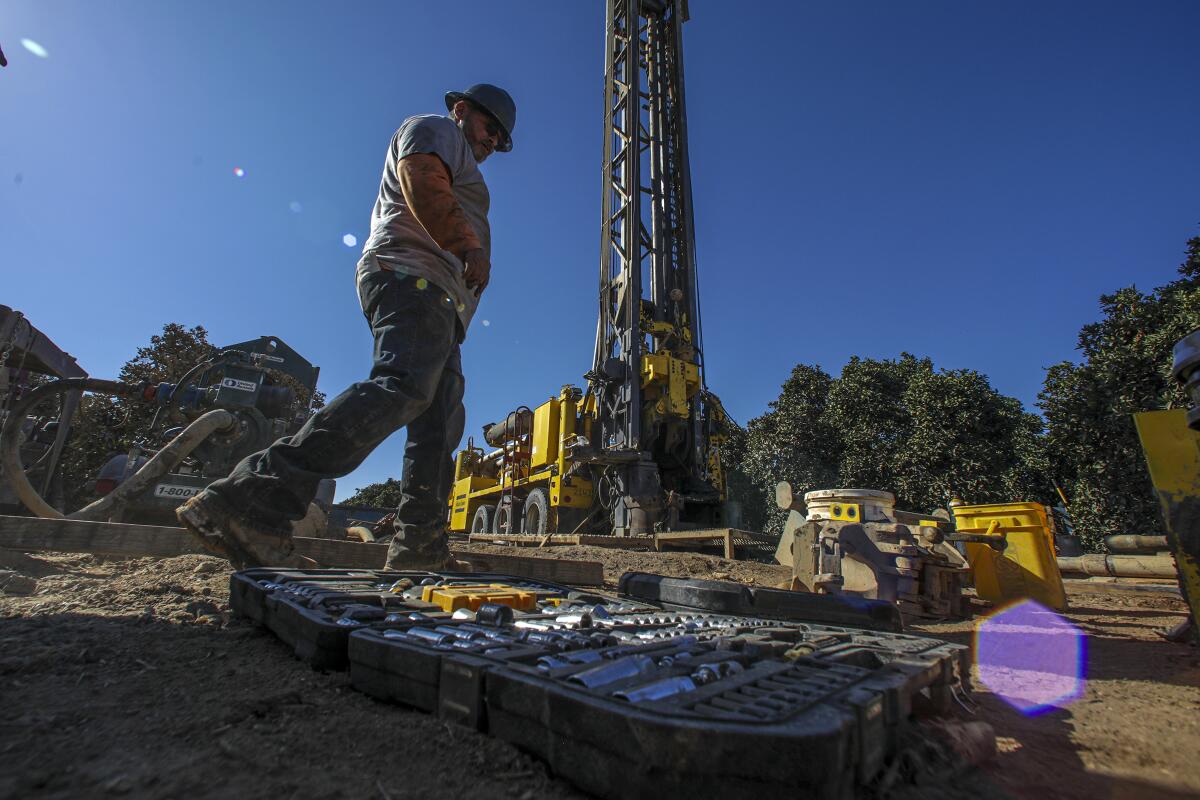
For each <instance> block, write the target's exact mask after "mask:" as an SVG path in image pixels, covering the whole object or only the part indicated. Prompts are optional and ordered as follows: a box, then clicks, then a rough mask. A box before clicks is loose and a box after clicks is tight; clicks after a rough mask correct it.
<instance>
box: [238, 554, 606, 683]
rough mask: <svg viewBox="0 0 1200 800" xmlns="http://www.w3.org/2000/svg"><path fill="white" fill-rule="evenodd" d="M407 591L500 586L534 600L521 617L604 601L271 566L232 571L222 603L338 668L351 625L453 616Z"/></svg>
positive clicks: (482, 580)
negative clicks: (569, 603) (560, 604)
mask: <svg viewBox="0 0 1200 800" xmlns="http://www.w3.org/2000/svg"><path fill="white" fill-rule="evenodd" d="M406 582H407V584H408V585H409V587H410V589H417V588H420V587H421V586H422V585H423V584H436V585H438V586H447V587H454V586H467V585H472V586H475V585H480V584H503V585H506V586H511V587H514V588H517V589H522V590H525V591H527V592H529V593H532V594H534V595H536V597H537V599H538V602H539V607H537V608H536V609H531V610H530V611H527V612H520V611H519V612H517V613H518V614H520V615H521V616H526V615H532V616H537V615H539V614H542V613H544V611H543V608H542V607H541V606H550V607H552V605H553V604H552V603H550V602H548V601H555V602H557V601H560V600H565V599H566V598H567V597H568V596H577V597H585V598H591V599H593V600H594V601H596V602H603V601H604V600H605V599H606V598H602V597H601V596H598V595H595V594H593V593H584V592H579V591H577V590H573V589H570V588H569V587H566V586H560V585H558V584H554V583H548V582H546V581H537V580H532V579H529V578H519V577H514V576H511V575H493V574H487V573H450V572H446V573H433V572H420V571H395V570H364V569H314V570H300V569H295V570H292V569H278V568H270V567H258V568H254V569H247V570H242V571H241V572H237V573H234V575H233V577H232V578H231V579H230V585H229V594H230V605H231V606H232V607H233V610H234V611H235V612H237V613H239V614H241V615H243V616H245V617H249V618H250V619H252V620H254V621H255V622H257V623H259V624H261V625H263V626H265V627H266V628H268V629H269V630H270V631H271V632H272V633H274V634H275V635H276V636H278V637H279V638H280V639H281V640H282V641H283V642H284V643H286V644H287V645H288V646H290V647H291V648H292V649H293V651H294V652H295V654H296V657H297V658H299V659H301V660H302V661H305V662H307V663H308V664H310V665H311V666H313V667H314V668H316V669H332V670H341V669H346V667H347V666H348V662H347V660H346V650H347V639H348V637H349V635H350V633H351V632H352V631H354V630H357V629H358V628H361V627H364V626H367V627H370V626H375V625H385V624H386V625H387V627H389V628H391V629H403V628H407V627H410V626H411V625H412V624H413V622H412V621H411V620H409V619H407V617H406V616H405V615H407V614H411V613H414V612H415V613H419V614H421V615H423V616H424V617H425V618H428V619H429V620H434V621H448V620H451V619H452V618H453V613H452V612H450V611H445V610H443V609H442V608H440V607H438V606H437V605H435V604H433V603H427V602H423V601H422V600H420V599H416V598H414V597H412V596H411V595H412V594H413V592H412V591H411V590H410V591H407V592H406V593H407V594H408V595H410V596H408V597H406V596H404V594H402V593H401V592H403V591H404V590H400V591H395V590H394V589H395V588H396V587H397V585H398V584H399V585H401V586H404V585H405V584H406Z"/></svg>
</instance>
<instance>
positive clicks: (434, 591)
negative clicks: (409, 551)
mask: <svg viewBox="0 0 1200 800" xmlns="http://www.w3.org/2000/svg"><path fill="white" fill-rule="evenodd" d="M421 599H422V600H424V601H425V602H426V603H434V604H435V605H437V606H439V607H441V609H442V610H443V611H458V610H459V609H460V608H469V609H471V610H472V611H478V610H479V607H480V606H481V605H483V604H484V603H499V604H500V605H502V606H511V607H512V608H515V609H516V610H517V611H533V610H535V609H536V608H537V599H538V598H537V594H536V593H535V592H529V591H525V590H523V589H515V588H513V587H512V586H506V585H504V584H502V583H488V584H479V585H472V586H426V587H424V588H423V589H422V590H421Z"/></svg>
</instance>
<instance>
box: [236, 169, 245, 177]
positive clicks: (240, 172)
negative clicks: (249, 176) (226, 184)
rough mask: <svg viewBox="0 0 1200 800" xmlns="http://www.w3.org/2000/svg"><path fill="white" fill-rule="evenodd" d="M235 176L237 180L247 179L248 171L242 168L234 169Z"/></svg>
mask: <svg viewBox="0 0 1200 800" xmlns="http://www.w3.org/2000/svg"><path fill="white" fill-rule="evenodd" d="M233 176H234V177H235V178H244V177H246V170H244V169H242V168H241V167H234V168H233Z"/></svg>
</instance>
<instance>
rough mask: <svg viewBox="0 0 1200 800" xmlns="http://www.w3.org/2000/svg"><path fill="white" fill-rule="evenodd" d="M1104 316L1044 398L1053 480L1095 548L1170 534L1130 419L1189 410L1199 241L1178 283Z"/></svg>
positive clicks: (1060, 367)
mask: <svg viewBox="0 0 1200 800" xmlns="http://www.w3.org/2000/svg"><path fill="white" fill-rule="evenodd" d="M1100 308H1101V311H1102V313H1103V317H1102V318H1101V319H1100V320H1099V321H1098V322H1094V323H1091V324H1089V325H1085V326H1084V327H1083V328H1082V329H1081V330H1080V332H1079V344H1078V349H1079V351H1080V353H1081V354H1082V359H1081V361H1080V363H1078V364H1075V363H1071V362H1069V361H1064V362H1062V363H1060V364H1056V365H1054V366H1052V367H1050V368H1049V369H1048V370H1047V373H1046V381H1045V384H1044V386H1043V389H1042V392H1041V394H1040V395H1039V398H1038V405H1039V406H1040V407H1041V409H1042V412H1043V414H1044V416H1045V418H1046V427H1047V432H1046V451H1047V452H1048V453H1050V454H1052V459H1051V463H1052V464H1053V466H1054V473H1055V475H1054V477H1055V478H1056V479H1057V480H1058V481H1059V483H1060V485H1061V486H1062V487H1063V489H1064V490H1065V492H1066V494H1067V496H1068V498H1069V499H1070V502H1071V517H1072V521H1073V523H1074V525H1075V531H1076V533H1077V534H1079V536H1080V539H1081V540H1082V541H1083V543H1084V545H1085V546H1088V547H1089V548H1090V549H1097V548H1099V547H1100V543H1101V540H1102V539H1103V538H1104V537H1105V536H1109V535H1111V534H1116V533H1142V534H1155V533H1158V534H1161V533H1163V532H1164V530H1163V527H1162V522H1161V518H1160V516H1159V508H1158V502H1157V499H1156V497H1155V494H1154V491H1153V488H1152V486H1151V484H1150V478H1149V475H1148V474H1147V471H1146V462H1145V458H1144V456H1143V454H1142V449H1141V444H1140V442H1139V441H1138V438H1137V431H1136V428H1135V427H1134V423H1133V417H1132V416H1131V415H1132V414H1134V413H1135V412H1138V411H1150V410H1155V409H1165V408H1180V407H1185V406H1186V405H1187V399H1186V397H1185V396H1184V393H1183V392H1182V391H1181V390H1180V389H1179V387H1178V386H1176V384H1175V382H1174V381H1173V380H1172V379H1171V362H1172V355H1171V351H1172V348H1173V347H1174V345H1175V342H1177V341H1178V340H1179V339H1182V338H1183V337H1184V336H1186V335H1187V334H1188V333H1190V332H1191V331H1192V330H1194V329H1195V328H1196V326H1197V325H1198V324H1200V237H1196V238H1193V239H1191V240H1190V241H1189V242H1188V243H1187V250H1186V253H1185V258H1184V262H1183V264H1181V265H1180V267H1179V278H1178V279H1177V280H1174V281H1172V282H1170V283H1168V284H1166V285H1165V286H1160V287H1158V288H1157V289H1154V290H1153V291H1151V292H1150V293H1148V294H1146V293H1143V292H1141V291H1139V290H1138V289H1137V287H1136V286H1128V287H1125V288H1123V289H1120V290H1118V291H1116V292H1114V293H1112V294H1107V295H1102V296H1101V297H1100Z"/></svg>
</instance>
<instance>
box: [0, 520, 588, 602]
mask: <svg viewBox="0 0 1200 800" xmlns="http://www.w3.org/2000/svg"><path fill="white" fill-rule="evenodd" d="M295 541H296V551H297V552H298V553H300V554H301V555H303V556H307V557H308V558H311V559H313V560H314V561H317V562H320V563H321V564H322V565H324V566H326V567H338V568H358V569H383V565H384V561H385V560H386V559H387V545H386V544H372V543H366V542H348V541H338V540H335V539H308V538H302V537H297V538H296V540H295ZM0 547H7V548H9V549H12V550H21V551H25V552H30V551H49V552H60V553H95V554H97V555H108V556H130V557H144V556H151V557H156V558H170V557H171V556H182V555H188V554H192V553H195V554H205V553H207V551H206V550H204V549H203V548H202V547H200V545H199V543H198V542H196V540H195V539H193V538H192V536H191V534H189V533H188V532H187V531H185V530H184V529H183V528H173V527H167V526H162V525H132V524H129V523H124V522H84V521H82V520H73V519H41V518H38V517H10V516H0ZM462 555H463V557H464V558H465V559H467V560H469V561H470V563H471V565H472V567H473V568H474V569H475V571H477V572H503V573H508V574H512V575H522V576H525V577H528V578H541V579H543V580H548V581H554V582H556V583H565V584H571V585H578V586H600V585H602V584H603V583H604V567H603V565H602V564H601V563H600V562H599V561H576V560H571V559H558V558H531V557H526V556H510V555H501V554H493V553H470V554H467V553H463V554H462Z"/></svg>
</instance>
